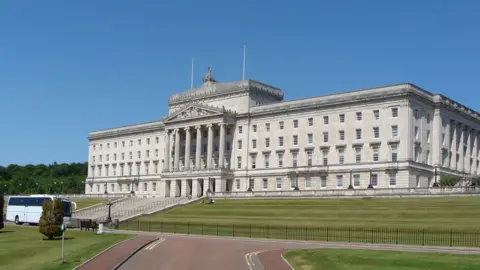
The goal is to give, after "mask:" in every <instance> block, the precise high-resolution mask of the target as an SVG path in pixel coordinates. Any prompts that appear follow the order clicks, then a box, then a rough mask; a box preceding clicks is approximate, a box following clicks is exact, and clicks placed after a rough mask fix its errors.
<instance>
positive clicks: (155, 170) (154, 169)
mask: <svg viewBox="0 0 480 270" xmlns="http://www.w3.org/2000/svg"><path fill="white" fill-rule="evenodd" d="M154 164H155V165H154V167H153V173H158V163H156V162H155V163H154Z"/></svg>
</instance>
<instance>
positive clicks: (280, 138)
mask: <svg viewBox="0 0 480 270" xmlns="http://www.w3.org/2000/svg"><path fill="white" fill-rule="evenodd" d="M278 146H280V147H283V136H280V137H278Z"/></svg>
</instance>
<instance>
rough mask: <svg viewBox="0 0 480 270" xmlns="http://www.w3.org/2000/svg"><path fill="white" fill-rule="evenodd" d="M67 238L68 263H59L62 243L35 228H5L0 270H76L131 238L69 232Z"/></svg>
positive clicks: (0, 232)
mask: <svg viewBox="0 0 480 270" xmlns="http://www.w3.org/2000/svg"><path fill="white" fill-rule="evenodd" d="M65 237H66V239H67V240H65V261H66V262H65V263H64V264H60V262H61V245H62V241H60V240H53V241H48V240H43V235H42V234H40V233H39V232H38V227H36V226H35V227H33V226H32V227H30V226H5V228H4V229H3V230H0V247H2V248H1V250H2V252H0V269H12V270H13V269H15V270H16V269H19V270H20V269H52V270H53V269H73V268H74V267H75V266H77V265H79V264H80V263H82V262H84V261H86V260H88V259H90V258H91V257H93V256H95V255H96V254H97V253H99V252H101V251H102V250H104V249H106V248H108V247H110V246H112V245H113V244H115V243H117V242H120V241H121V240H124V239H127V238H130V237H132V236H129V235H117V234H108V235H97V234H95V233H93V232H82V231H69V230H67V231H66V233H65Z"/></svg>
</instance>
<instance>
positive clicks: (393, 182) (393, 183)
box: [390, 173, 397, 186]
mask: <svg viewBox="0 0 480 270" xmlns="http://www.w3.org/2000/svg"><path fill="white" fill-rule="evenodd" d="M396 185H397V174H395V173H392V174H390V186H396Z"/></svg>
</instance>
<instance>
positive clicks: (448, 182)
mask: <svg viewBox="0 0 480 270" xmlns="http://www.w3.org/2000/svg"><path fill="white" fill-rule="evenodd" d="M457 183H458V178H457V177H454V176H443V177H442V178H440V186H441V187H453V186H455V185H456V184H457Z"/></svg>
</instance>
